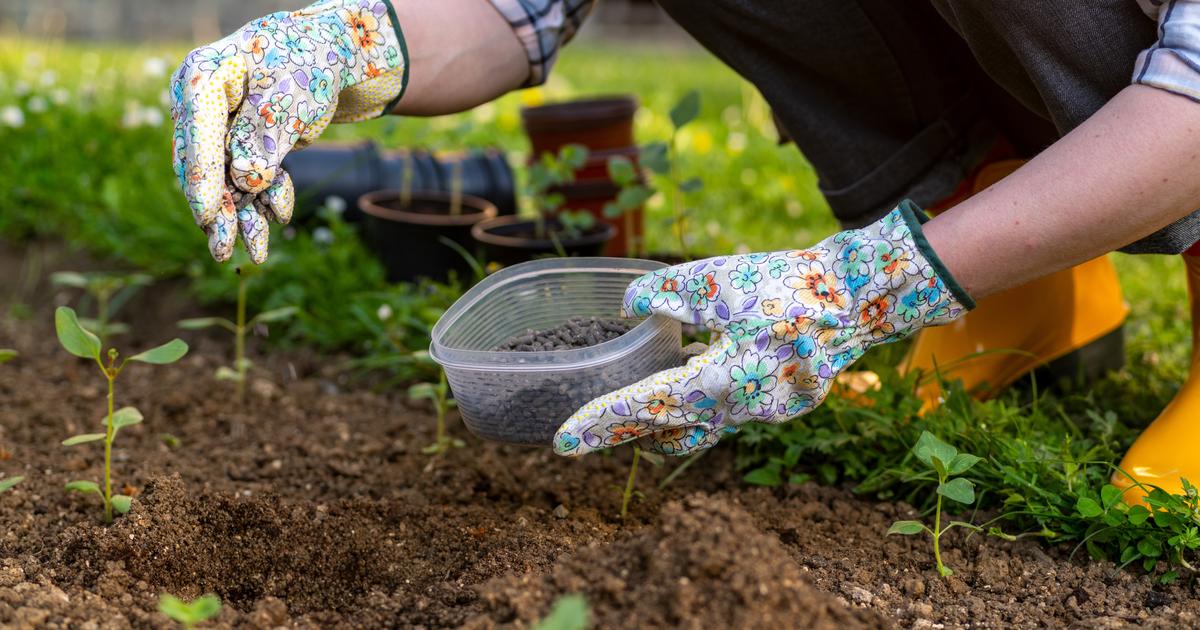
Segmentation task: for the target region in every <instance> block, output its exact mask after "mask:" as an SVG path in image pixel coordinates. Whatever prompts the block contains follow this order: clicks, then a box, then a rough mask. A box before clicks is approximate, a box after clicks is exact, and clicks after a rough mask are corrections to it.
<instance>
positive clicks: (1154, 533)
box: [1075, 472, 1200, 583]
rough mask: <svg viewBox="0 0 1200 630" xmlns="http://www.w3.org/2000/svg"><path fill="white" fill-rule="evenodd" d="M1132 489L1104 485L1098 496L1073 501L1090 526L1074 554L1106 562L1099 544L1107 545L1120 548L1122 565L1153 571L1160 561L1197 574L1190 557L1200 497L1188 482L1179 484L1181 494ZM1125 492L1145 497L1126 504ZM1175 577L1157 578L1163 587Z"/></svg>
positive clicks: (1197, 535)
mask: <svg viewBox="0 0 1200 630" xmlns="http://www.w3.org/2000/svg"><path fill="white" fill-rule="evenodd" d="M1121 474H1124V473H1123V472H1122V473H1121ZM1131 481H1133V480H1132V478H1131ZM1134 487H1135V488H1136V490H1135V489H1134V488H1130V489H1129V490H1122V489H1120V488H1117V487H1116V486H1114V485H1112V484H1106V485H1105V486H1103V487H1102V488H1100V494H1099V496H1096V495H1095V494H1085V495H1084V496H1081V497H1079V499H1077V500H1076V502H1075V509H1076V511H1078V513H1079V516H1082V517H1084V518H1085V519H1088V520H1089V521H1091V522H1092V525H1091V527H1089V528H1088V533H1087V537H1086V538H1085V539H1084V541H1083V542H1081V543H1079V545H1077V546H1076V550H1078V549H1079V547H1083V546H1086V547H1087V548H1088V552H1089V553H1090V554H1091V555H1092V556H1093V557H1095V558H1104V557H1105V554H1103V553H1102V552H1101V550H1100V548H1099V544H1100V543H1107V544H1110V545H1115V546H1116V547H1119V548H1120V550H1121V554H1120V558H1119V562H1120V564H1121V566H1128V565H1130V564H1132V563H1134V562H1137V561H1139V560H1140V561H1141V563H1142V568H1143V569H1145V570H1146V571H1153V570H1154V568H1155V565H1156V564H1157V563H1158V561H1159V560H1168V561H1170V562H1172V563H1174V564H1176V565H1178V566H1179V567H1181V568H1183V569H1186V570H1188V571H1191V572H1193V573H1194V572H1196V571H1197V568H1196V566H1195V565H1193V564H1192V562H1191V561H1189V556H1191V557H1193V558H1194V556H1195V555H1196V552H1197V551H1200V492H1198V491H1197V489H1196V487H1195V486H1193V485H1192V484H1191V482H1189V481H1188V480H1187V479H1184V480H1183V494H1176V495H1173V494H1170V493H1169V492H1167V491H1166V490H1163V489H1162V488H1157V487H1149V486H1145V485H1142V484H1139V483H1136V482H1135V483H1134ZM1125 492H1140V493H1143V494H1144V495H1145V496H1144V498H1143V499H1142V504H1140V505H1129V504H1128V503H1126V502H1125V499H1124V496H1123V495H1124V493H1125ZM1178 576H1179V573H1178V571H1174V570H1172V571H1168V572H1166V573H1164V574H1163V575H1162V576H1160V578H1159V579H1160V580H1161V581H1163V582H1164V583H1166V582H1171V581H1174V580H1175V579H1176V578H1178Z"/></svg>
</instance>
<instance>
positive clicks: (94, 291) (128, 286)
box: [50, 271, 152, 347]
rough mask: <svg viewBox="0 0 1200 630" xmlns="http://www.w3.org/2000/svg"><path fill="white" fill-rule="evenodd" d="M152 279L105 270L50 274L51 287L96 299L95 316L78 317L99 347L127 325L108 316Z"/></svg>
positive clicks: (126, 327)
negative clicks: (63, 288) (67, 289)
mask: <svg viewBox="0 0 1200 630" xmlns="http://www.w3.org/2000/svg"><path fill="white" fill-rule="evenodd" d="M151 280H152V278H151V277H150V276H148V275H146V274H144V273H128V274H120V273H108V272H96V271H93V272H87V273H80V272H77V271H60V272H58V273H54V274H51V275H50V282H52V283H53V284H54V285H55V286H60V287H71V288H74V289H81V290H83V292H84V294H85V295H87V296H88V297H89V298H91V299H92V300H94V301H95V302H96V317H95V318H80V320H79V323H80V324H82V325H83V326H84V327H86V328H87V329H88V330H90V331H92V332H94V333H95V334H96V336H97V337H99V338H100V345H101V346H102V347H103V346H104V344H105V343H106V342H107V341H108V339H109V337H112V336H114V335H123V334H125V333H127V332H129V326H128V325H126V324H123V323H121V322H117V321H113V320H112V318H113V316H115V315H116V314H117V312H118V311H120V310H121V307H122V306H124V305H125V303H126V302H127V301H129V298H131V297H133V295H134V294H135V293H137V292H138V291H139V290H140V289H141V288H142V287H145V286H148V285H149V284H150V282H151Z"/></svg>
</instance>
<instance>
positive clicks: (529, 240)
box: [471, 216, 616, 266]
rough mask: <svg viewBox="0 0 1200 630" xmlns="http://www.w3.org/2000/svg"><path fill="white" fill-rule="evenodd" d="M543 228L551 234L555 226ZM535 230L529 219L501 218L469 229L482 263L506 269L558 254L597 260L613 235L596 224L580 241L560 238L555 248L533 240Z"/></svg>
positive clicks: (608, 228) (546, 240)
mask: <svg viewBox="0 0 1200 630" xmlns="http://www.w3.org/2000/svg"><path fill="white" fill-rule="evenodd" d="M547 227H548V228H549V229H550V231H551V232H552V233H553V232H555V231H556V230H557V227H558V226H557V223H556V222H555V221H553V220H550V221H549V222H548V223H547ZM536 229H537V223H536V222H535V221H533V220H532V219H523V218H520V217H514V216H504V217H497V218H495V219H489V220H487V221H482V222H480V223H477V224H475V226H474V227H472V228H471V236H472V237H473V238H474V239H475V240H476V241H478V242H479V243H480V244H481V245H482V246H483V257H484V260H485V261H486V262H488V263H493V262H495V263H500V264H501V265H505V266H508V265H515V264H517V263H521V262H525V261H527V260H533V259H534V258H538V257H543V256H558V255H560V254H561V253H565V254H566V255H567V256H599V255H600V252H601V251H603V250H604V244H605V243H607V242H608V241H609V240H610V239H612V237H613V235H615V234H616V230H615V229H613V227H612V226H611V225H608V224H607V223H597V224H596V225H595V227H593V228H592V229H591V230H589V231H588V232H587V233H586V234H584V235H583V236H582V237H580V238H573V239H570V238H560V239H559V240H558V243H557V245H556V244H555V241H554V240H552V239H549V238H536V237H535V236H533V235H534V234H535V233H536ZM559 246H561V248H562V252H560V251H559Z"/></svg>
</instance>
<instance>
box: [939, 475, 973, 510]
mask: <svg viewBox="0 0 1200 630" xmlns="http://www.w3.org/2000/svg"><path fill="white" fill-rule="evenodd" d="M937 492H938V494H940V495H942V496H944V497H946V498H947V499H951V500H954V501H958V502H959V503H966V504H968V505H969V504H971V503H974V502H975V484H973V483H971V482H970V481H969V480H967V479H963V478H962V477H959V478H958V479H951V480H950V481H947V482H946V483H944V484H942V485H940V486H938V489H937Z"/></svg>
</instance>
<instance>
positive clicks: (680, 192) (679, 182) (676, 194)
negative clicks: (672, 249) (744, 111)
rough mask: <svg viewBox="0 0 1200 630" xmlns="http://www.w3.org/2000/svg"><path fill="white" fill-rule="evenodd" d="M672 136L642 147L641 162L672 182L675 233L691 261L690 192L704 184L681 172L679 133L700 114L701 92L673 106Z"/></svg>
mask: <svg viewBox="0 0 1200 630" xmlns="http://www.w3.org/2000/svg"><path fill="white" fill-rule="evenodd" d="M670 116H671V137H670V139H668V140H667V141H666V142H653V143H651V144H648V145H646V146H644V147H642V150H641V163H642V165H643V166H645V167H646V168H648V169H650V170H651V171H653V172H654V173H656V174H658V175H661V176H663V177H665V178H666V179H667V181H669V182H670V185H671V186H670V189H671V195H670V197H671V213H672V216H673V217H674V218H673V221H672V222H673V223H674V229H675V235H676V236H677V237H678V238H679V250H680V255H681V256H683V258H684V260H691V254H690V252H689V249H688V242H687V218H688V215H689V214H691V213H692V210H690V209H689V208H688V207H687V195H688V194H690V193H694V192H696V191H698V190H700V189H701V188H703V187H704V182H703V181H702V180H701V179H700V178H699V177H689V178H687V179H684V178H683V176H682V175H681V174H680V173H679V132H680V131H681V130H682V129H683V128H684V127H686V126H687V125H688V124H689V123H691V122H692V121H694V120H696V118H698V117H699V116H700V93H699V92H697V91H695V90H692V91H690V92H688V93H687V94H684V95H683V98H681V99H679V102H678V103H676V104H675V106H674V107H672V108H671V113H670Z"/></svg>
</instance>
